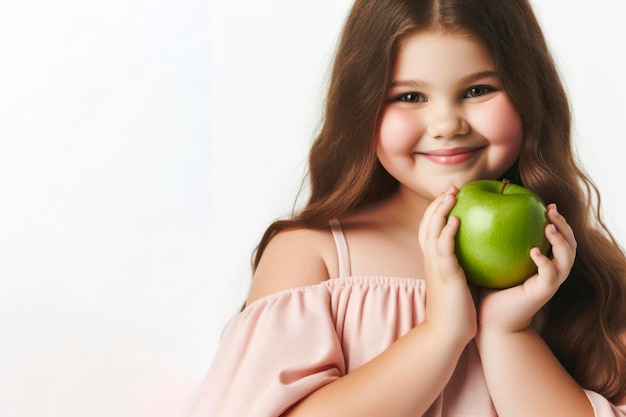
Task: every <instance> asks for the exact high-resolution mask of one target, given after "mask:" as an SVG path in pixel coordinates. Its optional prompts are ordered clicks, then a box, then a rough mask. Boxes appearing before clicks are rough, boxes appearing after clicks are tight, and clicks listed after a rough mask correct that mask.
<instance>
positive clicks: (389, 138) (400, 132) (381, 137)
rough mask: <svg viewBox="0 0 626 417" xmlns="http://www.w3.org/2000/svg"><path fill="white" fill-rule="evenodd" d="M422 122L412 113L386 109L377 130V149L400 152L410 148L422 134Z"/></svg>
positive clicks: (403, 110)
mask: <svg viewBox="0 0 626 417" xmlns="http://www.w3.org/2000/svg"><path fill="white" fill-rule="evenodd" d="M423 130H424V127H423V122H422V121H421V120H420V119H419V117H417V116H416V115H415V114H414V113H413V112H410V111H408V110H405V109H398V108H393V107H392V108H387V109H386V110H385V111H384V112H383V116H382V118H381V121H380V128H379V129H378V148H379V149H382V150H385V151H387V152H394V151H398V152H402V151H406V150H407V149H410V148H412V147H413V146H414V145H415V143H417V141H418V140H419V138H420V136H421V132H423Z"/></svg>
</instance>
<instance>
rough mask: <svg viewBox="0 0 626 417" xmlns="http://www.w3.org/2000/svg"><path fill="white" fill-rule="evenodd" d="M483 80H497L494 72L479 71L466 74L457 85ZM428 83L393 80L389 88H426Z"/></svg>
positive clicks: (496, 74)
mask: <svg viewBox="0 0 626 417" xmlns="http://www.w3.org/2000/svg"><path fill="white" fill-rule="evenodd" d="M485 78H499V77H498V73H497V72H496V71H479V72H475V73H472V74H468V75H466V76H465V77H463V78H461V80H460V81H459V84H472V83H474V82H476V81H480V80H483V79H485ZM429 86H430V83H428V82H427V81H423V80H395V81H392V82H391V86H390V87H391V88H397V87H410V88H418V89H419V88H426V87H429Z"/></svg>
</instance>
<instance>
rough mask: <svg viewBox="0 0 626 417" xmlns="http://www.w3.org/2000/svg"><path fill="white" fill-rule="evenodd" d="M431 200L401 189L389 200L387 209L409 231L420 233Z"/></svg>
mask: <svg viewBox="0 0 626 417" xmlns="http://www.w3.org/2000/svg"><path fill="white" fill-rule="evenodd" d="M430 203H431V201H430V200H428V199H426V198H424V197H422V196H420V195H419V194H417V193H415V192H413V191H408V190H405V189H404V188H401V189H400V191H399V192H398V193H397V194H396V195H395V196H394V197H392V198H391V199H390V200H389V203H388V205H387V209H388V211H389V214H390V215H391V216H392V217H393V218H394V219H395V220H396V221H397V222H398V223H400V224H401V225H403V226H404V227H406V228H407V229H409V230H411V231H413V232H415V233H418V232H419V227H420V223H421V221H422V217H424V213H425V212H426V208H427V207H428V205H429V204H430Z"/></svg>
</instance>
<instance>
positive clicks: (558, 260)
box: [478, 204, 576, 332]
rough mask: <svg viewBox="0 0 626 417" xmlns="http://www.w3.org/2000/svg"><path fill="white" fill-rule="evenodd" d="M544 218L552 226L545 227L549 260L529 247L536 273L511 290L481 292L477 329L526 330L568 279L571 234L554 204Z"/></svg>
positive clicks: (573, 253)
mask: <svg viewBox="0 0 626 417" xmlns="http://www.w3.org/2000/svg"><path fill="white" fill-rule="evenodd" d="M548 219H549V220H550V221H551V222H552V223H551V224H549V225H547V226H546V230H545V234H546V237H547V238H548V241H549V242H550V244H552V254H553V258H552V259H549V258H548V257H546V256H544V255H543V254H542V253H541V252H540V251H539V249H538V248H533V249H531V251H530V256H531V258H532V259H533V261H534V262H535V264H536V265H537V269H538V271H537V274H535V275H533V276H532V277H530V278H529V279H528V280H526V281H525V282H524V283H523V284H521V285H518V286H516V287H513V288H508V289H505V290H499V291H494V290H487V289H484V290H483V292H482V293H481V301H480V306H479V317H478V319H479V323H480V325H481V326H485V327H489V328H491V329H494V330H502V331H506V332H516V331H519V330H523V329H525V328H527V327H528V326H529V325H530V323H531V321H532V319H533V316H534V315H535V314H536V313H537V312H538V311H539V310H540V309H541V308H542V307H543V306H544V305H545V304H546V303H547V302H548V301H549V300H550V299H551V298H552V296H553V295H554V294H555V293H556V291H557V289H558V288H559V286H560V285H561V284H562V283H563V282H564V281H565V279H566V278H567V277H568V275H569V272H570V270H571V269H572V265H573V264H574V259H575V257H576V239H575V238H574V233H573V232H572V229H571V228H570V226H569V225H568V224H567V221H566V220H565V219H564V218H563V216H561V215H560V214H559V213H558V211H557V209H556V205H555V204H551V205H550V206H548Z"/></svg>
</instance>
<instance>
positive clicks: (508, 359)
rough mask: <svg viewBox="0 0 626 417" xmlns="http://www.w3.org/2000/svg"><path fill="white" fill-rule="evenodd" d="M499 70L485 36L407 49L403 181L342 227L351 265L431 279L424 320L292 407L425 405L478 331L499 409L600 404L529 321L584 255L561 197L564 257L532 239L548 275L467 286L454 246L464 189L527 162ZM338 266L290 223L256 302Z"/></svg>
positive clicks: (256, 288)
mask: <svg viewBox="0 0 626 417" xmlns="http://www.w3.org/2000/svg"><path fill="white" fill-rule="evenodd" d="M494 68H495V67H494V64H493V61H492V59H491V57H490V55H489V53H488V52H487V51H486V50H485V49H484V47H483V46H482V45H481V44H480V43H478V42H476V41H475V40H473V39H471V38H468V37H460V36H457V35H452V34H447V33H440V32H419V33H417V34H415V35H414V36H412V37H411V38H409V39H408V41H407V42H406V43H405V44H404V46H403V47H402V48H401V50H400V53H399V56H398V59H397V62H396V63H395V67H394V74H393V84H392V87H391V89H390V91H389V95H388V100H387V103H386V106H385V110H384V113H383V115H382V119H381V125H380V131H379V138H378V146H377V153H378V157H379V160H380V161H381V163H382V164H383V166H384V167H385V168H386V169H387V170H388V171H389V172H390V173H391V174H392V175H393V176H394V177H395V178H396V179H398V181H399V182H400V190H399V192H398V193H397V194H396V195H395V196H394V197H392V198H391V199H389V200H387V201H384V202H382V203H380V204H377V205H375V206H372V207H368V208H366V209H365V210H362V211H360V212H358V213H354V214H353V215H351V216H349V217H347V218H346V219H342V225H343V227H344V230H345V232H346V237H347V239H348V244H349V246H350V254H351V263H352V265H351V266H352V273H353V275H387V276H404V277H423V279H425V280H426V283H427V285H426V291H427V295H426V296H427V299H428V303H427V305H426V319H425V320H424V321H423V322H422V323H420V324H419V325H418V326H416V327H415V328H413V329H412V330H411V331H410V332H409V333H407V334H406V335H404V336H403V337H401V338H400V339H398V340H397V341H396V342H394V343H393V344H392V345H391V346H390V347H389V348H388V349H387V350H385V351H384V352H382V353H381V354H380V355H379V356H377V357H375V358H373V359H372V360H371V361H370V362H368V363H366V364H365V365H363V366H361V367H360V368H358V369H356V370H354V371H353V372H351V373H349V374H347V375H345V376H343V377H341V378H339V379H337V380H335V381H334V382H331V383H329V384H327V385H326V386H324V387H323V388H320V389H319V390H317V391H315V392H313V393H312V394H311V395H309V396H308V397H306V398H304V399H303V400H301V401H300V402H299V403H297V404H296V405H295V406H294V407H292V408H291V409H290V410H288V411H287V412H286V413H285V414H284V415H285V416H319V415H341V416H381V415H387V416H417V415H422V414H423V413H424V412H425V411H426V410H427V409H428V408H429V407H430V405H431V404H432V403H433V401H434V400H435V399H436V398H437V396H438V395H439V394H440V393H441V391H442V390H443V388H444V387H445V385H446V383H447V382H448V380H449V379H450V377H451V375H452V373H453V371H454V369H455V367H456V363H457V361H458V359H459V356H460V355H461V353H462V352H463V350H464V348H465V346H466V345H467V344H468V343H469V342H470V341H471V340H472V339H475V340H476V342H477V346H478V348H479V352H480V354H481V359H482V364H483V369H484V373H485V378H486V380H487V384H488V388H489V391H490V394H491V396H492V400H493V402H494V405H495V407H496V410H497V412H498V415H500V416H517V415H523V416H529V415H532V416H543V415H546V416H569V417H571V416H592V415H593V411H592V409H591V406H590V403H589V401H588V400H587V397H586V396H585V394H584V392H583V390H582V389H581V388H580V387H579V386H578V385H577V384H576V383H575V382H574V381H573V379H572V378H571V377H570V376H569V375H568V374H567V372H565V370H564V369H563V368H562V367H561V366H560V364H559V362H558V361H557V359H556V358H555V357H554V356H553V355H552V353H551V352H550V350H549V349H548V348H547V346H546V345H545V343H544V342H543V340H542V339H541V338H540V337H539V336H538V334H537V333H536V332H535V331H534V330H533V329H532V327H531V325H530V324H531V321H532V319H533V317H534V316H535V314H536V313H537V312H538V311H539V310H540V309H541V308H542V307H543V306H544V305H545V303H546V302H547V301H548V300H549V299H550V298H551V297H552V295H553V294H554V293H555V292H556V290H557V289H558V287H559V285H560V284H561V283H562V282H563V281H564V280H565V279H566V277H567V275H568V273H569V271H570V269H571V267H572V264H573V261H574V257H575V252H576V241H575V238H574V236H573V233H572V231H571V229H570V227H569V226H568V224H567V222H566V220H565V219H564V218H563V217H562V216H560V215H559V214H558V212H557V209H556V207H555V206H554V205H550V206H549V209H548V217H549V220H550V222H551V224H550V225H548V226H547V227H546V237H547V239H548V240H549V241H550V243H551V244H552V246H553V258H552V259H549V258H547V257H545V256H543V255H542V254H541V253H539V252H538V250H536V249H533V250H532V251H531V257H532V259H533V260H534V262H535V263H536V264H537V266H538V273H537V274H536V275H535V276H533V277H531V278H530V279H529V280H527V281H526V282H525V283H524V284H523V285H521V286H518V287H514V288H510V289H507V290H503V291H499V292H496V291H482V292H480V291H478V290H477V289H475V288H470V287H469V286H468V284H467V281H466V279H465V275H464V273H463V270H462V269H461V268H460V266H459V264H458V262H457V260H456V257H455V256H454V235H455V233H456V231H457V227H458V219H456V218H455V217H453V216H452V217H450V218H449V219H448V218H447V215H448V213H449V212H450V210H451V209H452V207H453V206H454V204H455V201H456V199H455V195H456V193H457V191H458V187H460V186H461V185H463V184H465V183H466V182H469V181H472V180H475V179H479V178H491V179H494V178H497V177H499V176H500V175H501V174H502V173H503V172H505V171H506V169H507V168H509V167H510V166H511V165H512V164H513V162H514V161H515V160H516V159H517V156H518V155H519V150H520V147H521V143H522V140H523V130H522V121H521V119H520V117H519V115H518V114H517V112H516V111H515V109H514V108H513V106H512V104H511V103H510V101H509V99H508V97H507V96H506V93H505V92H504V91H503V90H502V89H501V87H500V84H499V79H498V77H497V74H495V72H494V71H495V70H494ZM450 149H455V150H456V151H452V152H450ZM459 149H461V151H459ZM338 273H339V272H338V261H337V255H336V249H335V246H334V242H333V238H332V236H331V235H330V233H329V232H328V231H319V230H306V229H300V230H290V231H286V232H282V233H280V234H278V235H277V236H276V237H275V238H274V239H272V241H271V242H270V243H269V245H268V246H267V248H266V250H265V252H264V254H263V257H262V259H261V262H260V264H259V266H258V268H257V270H256V273H255V277H254V279H253V284H252V288H251V290H250V295H249V298H248V303H251V302H253V301H255V300H257V299H259V298H261V297H264V296H266V295H269V294H272V293H275V292H277V291H280V290H283V289H287V288H294V287H297V286H301V285H314V284H318V283H320V282H322V281H324V280H327V279H329V278H332V277H336V276H338ZM417 369H419V372H416V371H415V370H417ZM530 399H532V401H529V400H530Z"/></svg>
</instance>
